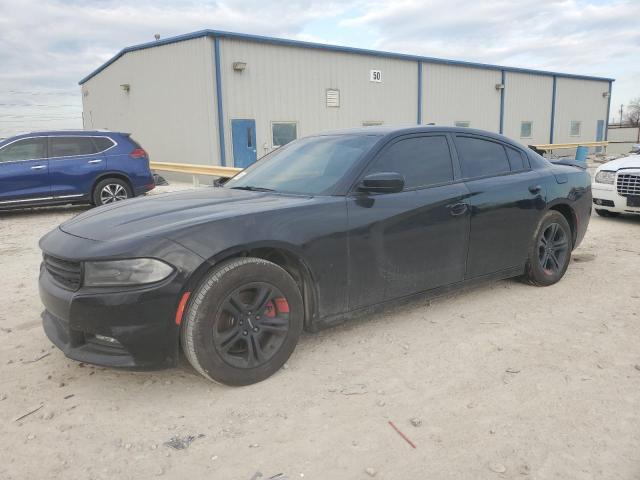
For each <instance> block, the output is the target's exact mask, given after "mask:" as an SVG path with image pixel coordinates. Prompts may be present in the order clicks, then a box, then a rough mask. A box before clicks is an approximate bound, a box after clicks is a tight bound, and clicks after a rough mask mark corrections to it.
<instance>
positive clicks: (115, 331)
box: [39, 268, 181, 369]
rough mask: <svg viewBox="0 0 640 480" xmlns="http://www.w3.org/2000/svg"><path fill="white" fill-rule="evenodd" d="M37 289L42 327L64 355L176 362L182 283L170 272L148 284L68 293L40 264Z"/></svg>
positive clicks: (128, 362) (125, 363) (95, 360)
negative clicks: (166, 277) (141, 286)
mask: <svg viewBox="0 0 640 480" xmlns="http://www.w3.org/2000/svg"><path fill="white" fill-rule="evenodd" d="M39 289H40V298H41V299H42V303H43V304H44V306H45V311H44V312H43V314H42V321H43V327H44V331H45V333H46V335H47V337H49V339H50V340H51V341H52V342H53V343H54V344H55V345H56V346H57V347H58V348H59V349H60V350H62V351H63V352H64V354H65V355H66V356H67V357H69V358H71V359H73V360H78V361H81V362H86V363H92V364H96V365H103V366H109V367H126V368H134V369H156V368H163V367H169V366H174V365H176V363H177V359H178V338H179V337H178V336H179V327H178V326H177V325H176V324H175V321H174V319H175V311H176V307H177V304H178V297H179V295H180V289H181V284H179V282H178V281H177V280H176V276H175V275H173V276H172V277H170V278H169V279H168V280H166V281H164V282H161V283H160V284H158V285H154V286H152V287H145V288H130V289H128V290H124V289H120V290H119V291H114V290H113V289H111V290H109V291H106V290H105V291H100V290H98V289H93V290H82V289H80V290H78V291H76V292H73V291H70V290H67V289H65V288H63V287H62V286H60V285H59V284H58V283H57V282H56V280H55V279H54V278H53V277H52V276H51V275H50V274H49V272H48V271H47V270H46V269H45V268H41V269H40V279H39ZM103 337H110V338H112V339H115V342H113V341H112V342H105V341H104V339H103Z"/></svg>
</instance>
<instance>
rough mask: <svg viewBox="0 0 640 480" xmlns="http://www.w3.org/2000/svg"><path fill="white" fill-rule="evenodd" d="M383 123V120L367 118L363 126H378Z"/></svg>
mask: <svg viewBox="0 0 640 480" xmlns="http://www.w3.org/2000/svg"><path fill="white" fill-rule="evenodd" d="M382 124H383V122H382V120H366V121H364V122H362V126H363V127H376V126H378V125H382Z"/></svg>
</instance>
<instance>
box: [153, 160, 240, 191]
mask: <svg viewBox="0 0 640 480" xmlns="http://www.w3.org/2000/svg"><path fill="white" fill-rule="evenodd" d="M149 167H150V168H151V169H152V170H159V171H161V172H173V173H184V174H187V175H191V176H192V177H193V184H194V186H198V185H199V181H198V175H206V176H212V177H226V178H229V177H233V176H234V175H235V174H236V173H238V172H241V171H242V168H235V167H219V166H214V165H194V164H190V163H169V162H149Z"/></svg>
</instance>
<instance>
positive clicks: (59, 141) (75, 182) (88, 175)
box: [49, 135, 106, 198]
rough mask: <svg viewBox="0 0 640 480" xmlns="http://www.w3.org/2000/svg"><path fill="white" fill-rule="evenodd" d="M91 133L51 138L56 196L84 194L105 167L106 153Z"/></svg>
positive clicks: (52, 175)
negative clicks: (98, 146) (99, 147)
mask: <svg viewBox="0 0 640 480" xmlns="http://www.w3.org/2000/svg"><path fill="white" fill-rule="evenodd" d="M97 150H98V148H97V147H96V145H95V143H94V141H93V139H92V138H91V137H88V136H71V135H70V136H60V137H49V172H50V175H51V193H52V195H53V196H54V197H58V198H60V197H62V198H74V197H78V198H80V197H84V196H86V195H88V194H90V193H91V188H92V187H93V183H94V181H95V178H96V176H97V175H98V174H99V173H100V172H101V171H103V170H105V164H106V162H105V159H104V155H103V154H101V153H97Z"/></svg>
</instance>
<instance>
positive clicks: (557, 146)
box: [530, 142, 609, 151]
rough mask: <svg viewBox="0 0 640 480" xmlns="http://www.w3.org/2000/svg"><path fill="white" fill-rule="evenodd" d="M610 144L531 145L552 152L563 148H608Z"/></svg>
mask: <svg viewBox="0 0 640 480" xmlns="http://www.w3.org/2000/svg"><path fill="white" fill-rule="evenodd" d="M607 145H609V142H579V143H543V144H540V145H530V146H531V147H534V148H536V149H538V150H544V151H550V150H561V149H563V148H578V147H606V146H607Z"/></svg>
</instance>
